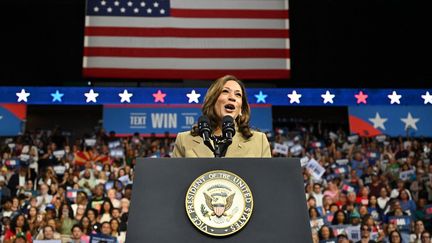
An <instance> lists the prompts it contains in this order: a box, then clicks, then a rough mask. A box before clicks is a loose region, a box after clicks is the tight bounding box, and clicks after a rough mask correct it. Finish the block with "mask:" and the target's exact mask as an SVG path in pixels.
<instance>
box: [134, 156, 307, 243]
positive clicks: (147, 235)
mask: <svg viewBox="0 0 432 243" xmlns="http://www.w3.org/2000/svg"><path fill="white" fill-rule="evenodd" d="M212 170H226V171H230V172H232V173H234V174H237V175H238V176H240V177H241V178H242V179H243V180H244V181H245V182H246V183H247V184H248V185H249V188H250V190H251V191H252V194H253V200H254V206H253V213H252V216H251V218H250V220H249V222H248V223H247V225H246V226H245V227H243V228H242V229H241V230H240V231H239V232H237V233H235V234H233V235H229V236H224V237H215V236H210V235H207V234H205V233H202V232H201V231H199V230H198V229H197V228H195V226H194V225H193V224H192V223H191V222H190V220H189V218H188V216H187V214H186V210H185V198H186V192H187V190H188V188H189V186H190V185H191V184H192V182H194V180H195V179H196V178H198V177H199V176H200V175H202V174H204V173H206V172H209V171H212ZM126 242H128V243H129V242H144V243H145V242H152V243H153V242H157V243H165V242H187V243H195V242H196V243H198V242H200V243H203V242H224V243H226V242H260V243H263V242H271V243H275V242H302V243H303V242H305V243H308V242H312V238H311V229H310V225H309V218H308V215H307V207H306V199H305V192H304V185H303V176H302V172H301V167H300V161H299V159H288V158H266V159H261V158H217V159H216V158H197V159H186V158H161V159H154V158H140V159H138V160H137V165H136V167H135V179H134V184H133V193H132V202H131V208H130V211H129V221H128V229H127V239H126Z"/></svg>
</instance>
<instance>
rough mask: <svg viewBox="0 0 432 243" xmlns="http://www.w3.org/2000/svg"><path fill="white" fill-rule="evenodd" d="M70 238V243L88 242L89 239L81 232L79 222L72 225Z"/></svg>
mask: <svg viewBox="0 0 432 243" xmlns="http://www.w3.org/2000/svg"><path fill="white" fill-rule="evenodd" d="M70 239H71V242H72V243H89V241H90V237H89V236H88V235H86V234H85V233H84V232H83V229H82V227H81V226H80V225H79V224H74V225H73V226H72V229H71V237H70Z"/></svg>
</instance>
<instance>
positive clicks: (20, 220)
mask: <svg viewBox="0 0 432 243" xmlns="http://www.w3.org/2000/svg"><path fill="white" fill-rule="evenodd" d="M16 226H17V227H23V226H24V216H22V215H20V216H18V218H17V222H16Z"/></svg>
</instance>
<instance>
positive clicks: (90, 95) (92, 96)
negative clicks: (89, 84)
mask: <svg viewBox="0 0 432 243" xmlns="http://www.w3.org/2000/svg"><path fill="white" fill-rule="evenodd" d="M84 96H85V97H87V99H86V102H87V103H89V102H90V101H92V102H94V103H96V102H97V101H96V97H98V96H99V94H98V93H95V92H94V91H93V89H90V92H88V93H84Z"/></svg>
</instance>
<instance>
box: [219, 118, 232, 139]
mask: <svg viewBox="0 0 432 243" xmlns="http://www.w3.org/2000/svg"><path fill="white" fill-rule="evenodd" d="M222 135H223V136H224V137H226V138H229V139H231V138H232V137H234V135H235V125H234V119H233V118H232V116H224V117H223V118H222Z"/></svg>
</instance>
